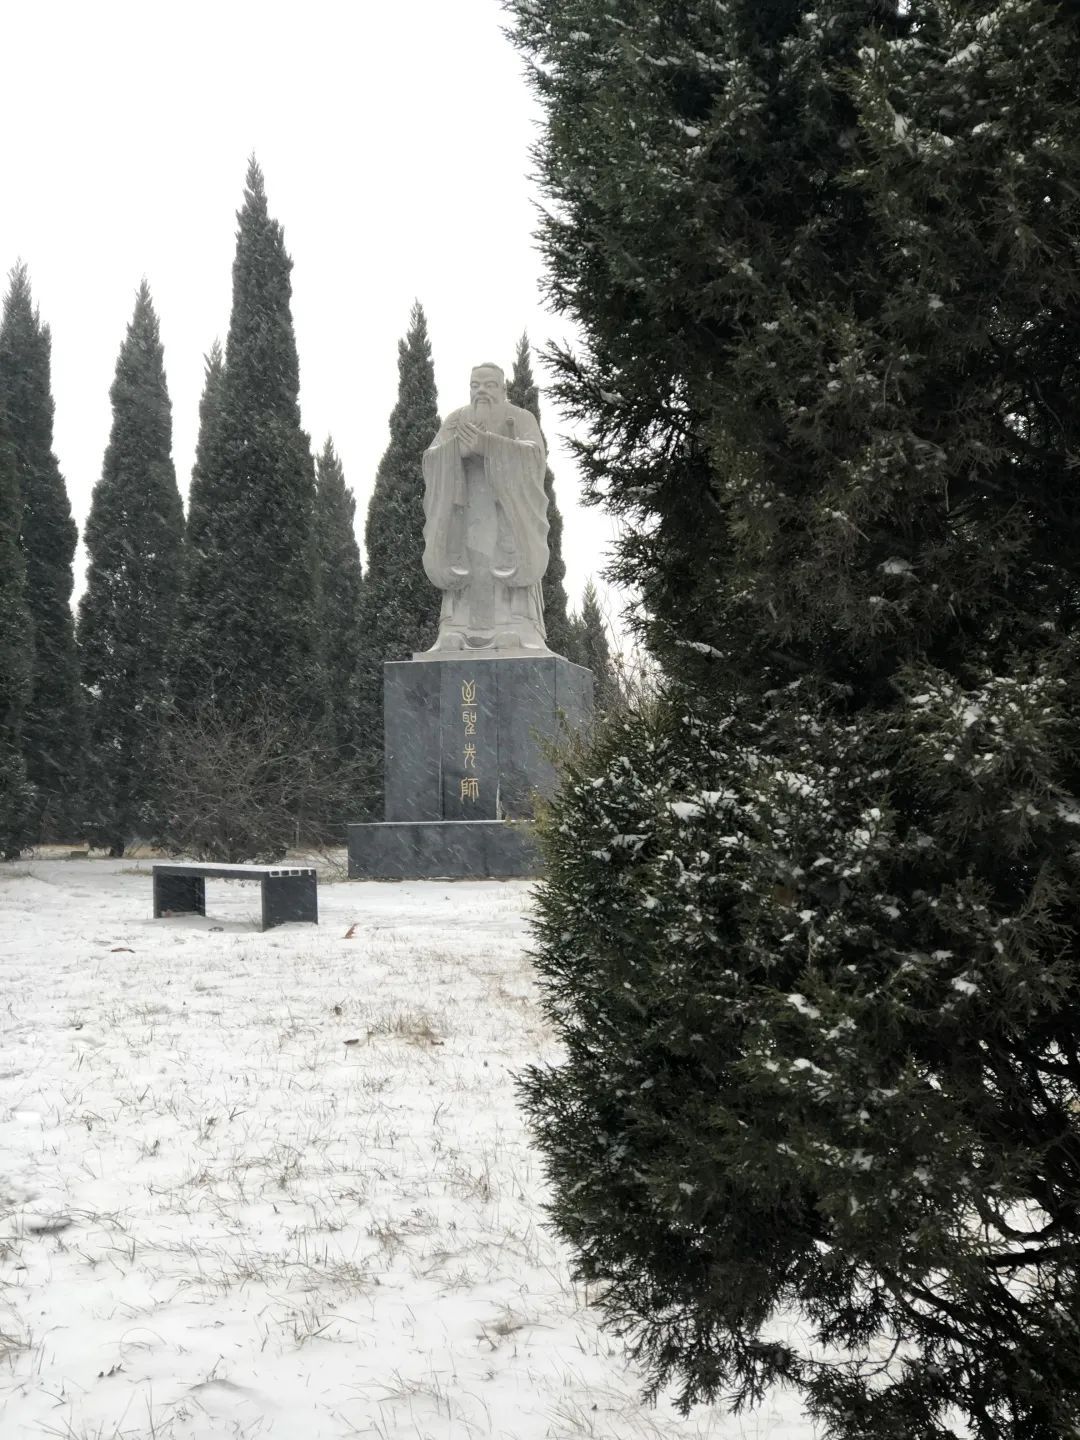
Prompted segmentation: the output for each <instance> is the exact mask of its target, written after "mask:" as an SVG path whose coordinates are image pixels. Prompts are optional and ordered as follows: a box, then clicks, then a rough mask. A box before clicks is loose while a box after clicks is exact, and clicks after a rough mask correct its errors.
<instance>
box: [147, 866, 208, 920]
mask: <svg viewBox="0 0 1080 1440" xmlns="http://www.w3.org/2000/svg"><path fill="white" fill-rule="evenodd" d="M166 912H169V913H171V914H173V915H205V914H206V881H205V880H204V879H203V878H202V876H201V875H155V876H154V919H155V920H157V919H160V917H161V916H162V915H164V914H165V913H166Z"/></svg>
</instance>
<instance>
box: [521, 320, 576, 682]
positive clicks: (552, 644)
mask: <svg viewBox="0 0 1080 1440" xmlns="http://www.w3.org/2000/svg"><path fill="white" fill-rule="evenodd" d="M506 398H507V399H508V400H509V401H510V403H511V405H519V406H520V407H521V409H522V410H529V411H531V413H532V414H533V415H535V416H536V419H537V422H538V423H539V424H540V428H541V432H542V431H543V422H542V421H541V419H540V388H539V386H538V385H537V383H536V380H535V379H534V377H533V369H532V354H531V351H530V348H529V337H528V335H526V334H523V335H522V337H521V339H520V340H519V341H518V345H517V350H516V351H515V352H514V369H513V374H512V375H511V376H510V379H509V381H508V382H507V385H506ZM544 489H545V491H546V492H547V497H548V511H547V519H548V557H549V558H548V567H547V570H546V571H545V572H544V579H543V583H542V587H541V588H542V590H543V595H544V628H545V629H546V631H547V644H548V649H549V650H553V651H554V652H555V654H556V655H563V656H565V657H566V658H567V659H572V658H573V657H572V656H571V654H570V647H571V646H572V644H573V637H572V634H571V629H570V620H569V615H568V612H567V608H566V603H567V602H566V561H565V560H564V559H563V551H562V537H563V518H562V512H561V510H560V509H559V502H558V501H557V500H556V498H555V476H554V475H553V474H552V473H551V466H550V465H549V466H548V467H547V469H546V470H545V471H544Z"/></svg>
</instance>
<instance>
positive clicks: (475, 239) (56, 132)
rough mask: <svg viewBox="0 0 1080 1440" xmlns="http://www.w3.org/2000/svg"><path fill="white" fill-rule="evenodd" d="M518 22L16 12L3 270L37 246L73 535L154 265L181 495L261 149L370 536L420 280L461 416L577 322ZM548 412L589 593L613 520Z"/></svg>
mask: <svg viewBox="0 0 1080 1440" xmlns="http://www.w3.org/2000/svg"><path fill="white" fill-rule="evenodd" d="M503 23H504V16H503V13H502V11H501V9H500V7H499V5H498V4H497V3H496V0H390V3H388V4H371V3H369V0H305V3H304V4H302V5H300V4H296V3H295V0H293V3H289V4H286V3H282V0H183V3H180V0H173V3H157V4H155V3H149V4H148V3H146V0H141V3H137V0H95V3H94V4H86V3H85V0H79V3H72V0H48V3H31V4H25V5H16V4H9V5H7V6H6V7H5V9H4V17H3V22H2V47H3V52H4V53H3V61H2V63H0V72H2V73H0V134H3V135H4V136H5V143H4V154H3V180H2V182H0V272H2V273H3V275H4V276H6V274H7V272H8V271H9V270H10V269H11V267H12V266H13V265H14V264H15V262H16V261H17V260H19V259H23V260H25V261H26V263H27V265H28V266H29V269H30V280H31V284H32V287H33V292H34V298H35V301H36V302H37V304H38V306H39V308H40V311H41V315H42V319H43V320H45V321H46V322H47V323H48V324H49V326H50V327H51V330H52V339H53V351H52V354H53V395H54V398H55V401H56V431H55V444H56V451H57V454H58V456H59V460H60V464H61V468H62V469H63V472H64V475H65V478H66V480H67V484H68V490H69V493H70V495H71V502H72V507H73V509H74V512H75V518H76V520H77V522H78V524H79V528H80V532H81V529H82V526H83V522H84V521H85V519H86V514H87V511H88V509H89V504H90V494H91V490H92V488H93V485H94V482H95V481H96V479H97V478H98V475H99V474H100V470H101V460H102V455H103V452H104V449H105V445H106V442H107V440H108V434H109V425H110V419H111V412H110V406H109V398H108V392H109V385H110V384H111V381H112V376H113V370H114V367H115V363H116V355H117V351H118V349H119V346H120V342H121V340H122V339H123V335H124V330H125V327H126V325H127V322H128V320H129V319H130V317H131V311H132V307H133V305H134V299H135V291H136V288H137V286H138V284H139V281H140V279H141V278H142V277H143V276H144V275H145V276H146V277H147V279H148V280H149V282H150V287H151V290H152V293H153V296H154V302H155V305H156V307H157V311H158V314H159V317H160V319H161V329H162V339H163V341H164V346H165V365H166V370H167V374H168V381H169V392H170V395H171V397H172V403H173V454H174V459H175V461H176V470H177V479H178V481H179V484H180V488H181V492H182V493H183V494H185V495H186V493H187V486H188V481H189V478H190V473H191V465H192V460H193V458H194V451H195V440H196V433H197V425H198V402H199V395H200V392H201V389H202V380H203V356H204V354H205V353H206V351H207V350H208V349H209V348H210V345H211V343H212V341H213V340H214V339H215V337H219V338H220V339H221V340H222V342H224V340H225V336H226V331H227V328H228V320H229V307H230V299H231V267H232V258H233V251H234V246H235V231H236V211H237V209H238V208H239V206H240V203H241V201H242V198H243V182H244V173H245V170H246V167H247V158H248V156H249V155H250V154H251V153H252V152H254V153H255V154H256V156H257V157H258V160H259V163H260V165H261V166H262V168H263V171H264V174H265V176H266V188H267V195H268V197H269V201H270V209H271V213H272V214H273V215H275V216H276V218H277V219H278V220H280V221H281V223H282V225H283V226H284V229H285V240H286V244H287V246H288V249H289V253H290V254H291V256H292V258H293V274H292V280H293V318H294V320H295V324H296V336H297V344H298V347H299V352H300V377H301V389H300V401H301V407H302V410H303V418H304V424H305V427H306V428H307V430H308V431H309V432H310V434H311V438H312V444H313V446H314V447H315V448H316V449H318V448H319V447H321V445H322V442H323V440H324V438H325V437H326V435H327V434H331V435H333V438H334V441H335V444H336V445H337V448H338V452H339V454H340V455H341V457H342V460H343V462H344V466H345V474H346V479H347V481H348V482H349V484H350V485H351V486H352V488H353V490H354V492H355V494H356V498H357V510H358V524H357V529H358V532H359V538H360V539H361V542H362V538H363V516H364V513H365V511H366V507H367V500H368V496H369V494H370V489H371V485H372V483H373V481H374V476H375V469H376V466H377V465H378V462H379V458H380V456H381V455H382V452H383V450H384V448H385V446H386V441H387V421H388V418H389V415H390V410H391V408H392V407H393V404H394V399H395V395H396V386H397V342H398V339H399V337H400V336H401V335H403V334H404V332H405V329H406V327H407V324H408V315H409V307H410V305H411V304H412V301H413V298H414V297H416V298H418V299H419V300H420V301H421V303H422V304H423V305H424V308H425V310H426V311H427V316H428V322H429V326H430V330H431V338H432V349H433V353H434V358H435V372H436V379H437V382H438V387H439V404H440V408H441V410H442V411H443V412H444V413H445V411H447V410H450V409H453V408H454V407H455V406H457V405H460V404H463V403H464V402H465V399H466V398H467V393H468V372H469V368H470V366H472V365H473V364H475V363H477V362H478V361H480V360H496V361H499V362H500V363H502V364H503V365H504V366H505V367H506V368H507V370H509V367H510V364H511V361H512V358H513V351H514V345H515V342H516V340H517V337H518V336H519V335H520V334H521V332H522V330H528V332H529V336H530V339H531V340H532V341H533V343H534V346H540V345H542V344H543V342H545V341H546V340H548V339H549V338H559V339H562V338H565V337H566V336H567V334H568V331H569V327H568V325H567V323H566V322H565V321H562V320H559V319H556V318H554V317H552V316H550V315H548V314H547V313H546V312H545V310H544V309H543V307H542V303H541V297H540V291H539V283H540V278H541V273H542V265H541V261H540V257H539V256H538V255H537V253H536V250H535V246H534V242H533V240H532V231H533V229H534V228H535V223H536V214H535V210H534V205H535V203H536V202H537V199H538V197H537V195H536V192H535V190H534V188H533V186H532V184H531V182H530V180H529V171H530V169H531V164H530V161H529V158H528V150H529V146H530V144H531V143H532V142H533V140H534V139H535V137H536V134H537V124H538V119H539V111H538V107H537V106H536V104H535V102H534V100H533V98H532V95H531V92H530V91H529V89H528V87H527V85H526V83H525V79H524V74H523V67H522V62H521V59H520V57H519V56H518V54H517V53H516V51H515V50H514V49H513V48H512V47H511V45H510V43H509V42H508V41H507V40H506V39H505V38H504V37H503V34H502V29H501V27H502V25H503ZM4 284H5V288H6V280H5V282H4ZM535 368H536V373H537V377H538V379H539V380H540V382H541V384H543V381H544V375H543V371H542V369H541V367H540V366H539V365H538V364H537V365H536V367H535ZM542 403H543V402H542ZM543 420H544V428H545V431H546V432H547V436H548V441H549V445H550V446H551V451H552V454H551V465H552V469H553V471H554V473H555V483H556V494H557V496H558V500H559V504H560V508H561V509H562V511H563V514H564V517H565V522H566V530H565V539H564V550H565V556H566V561H567V570H568V574H567V588H568V590H569V591H570V594H571V599H572V601H573V602H575V603H576V602H577V600H578V598H579V597H580V591H581V588H582V585H583V584H584V581H585V580H586V578H587V577H588V576H589V575H590V574H597V572H598V571H599V570H600V568H601V566H602V564H603V563H604V551H605V550H606V547H607V545H608V542H609V538H610V535H611V522H610V521H609V520H608V518H607V517H606V516H605V515H604V514H603V513H602V512H599V511H596V510H585V509H583V508H582V507H581V506H580V505H579V503H578V479H577V475H576V472H575V470H574V468H573V465H572V463H571V461H570V459H569V458H568V457H567V456H566V454H565V453H564V452H562V450H561V448H560V445H559V441H558V434H559V431H560V429H561V428H563V426H562V421H561V419H560V417H559V416H558V415H557V413H556V412H555V410H554V408H553V406H552V405H551V403H550V402H548V403H547V404H546V405H544V411H543ZM79 568H80V576H81V568H82V554H81V549H80V558H79ZM79 588H81V579H80V581H79Z"/></svg>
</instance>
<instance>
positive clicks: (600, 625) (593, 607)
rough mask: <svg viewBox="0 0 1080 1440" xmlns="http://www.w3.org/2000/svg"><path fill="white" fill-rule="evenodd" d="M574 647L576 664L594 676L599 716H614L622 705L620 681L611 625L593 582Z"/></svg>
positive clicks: (584, 600)
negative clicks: (613, 657) (613, 658)
mask: <svg viewBox="0 0 1080 1440" xmlns="http://www.w3.org/2000/svg"><path fill="white" fill-rule="evenodd" d="M572 628H573V631H574V634H573V639H572V647H573V650H574V658H575V660H576V663H577V664H579V665H584V666H585V668H586V670H591V671H592V673H593V704H594V706H595V708H596V713H597V715H610V714H611V713H612V712H613V711H614V710H615V709H617V708H618V705H619V701H620V693H619V681H618V676H617V675H616V673H615V664H614V661H613V660H612V656H611V646H610V644H609V643H608V630H607V622H606V621H605V619H604V615H603V611H602V610H601V609H600V597H599V595H598V594H597V593H596V585H595V583H594V582H593V581H592V580H589V581H587V582H586V585H585V593H584V595H583V596H582V600H581V614H580V615H575V616H574V617H573V627H572Z"/></svg>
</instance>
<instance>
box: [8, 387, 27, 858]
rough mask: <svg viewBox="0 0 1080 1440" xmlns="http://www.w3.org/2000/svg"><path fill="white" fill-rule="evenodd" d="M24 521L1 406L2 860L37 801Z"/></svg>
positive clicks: (15, 850) (17, 842)
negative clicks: (26, 731) (30, 767)
mask: <svg viewBox="0 0 1080 1440" xmlns="http://www.w3.org/2000/svg"><path fill="white" fill-rule="evenodd" d="M21 520H22V496H21V494H20V493H19V482H18V476H17V473H16V468H15V449H14V446H13V445H12V443H11V437H10V435H9V434H8V427H7V421H6V418H5V415H4V411H3V409H2V408H0V859H4V860H8V859H11V858H13V857H14V856H17V855H18V854H19V851H20V850H21V849H22V846H23V842H24V840H25V838H26V821H27V816H28V813H29V810H30V801H31V794H30V789H29V785H28V783H27V779H26V760H25V757H24V755H23V717H24V715H25V713H26V701H27V697H28V695H29V693H30V674H31V667H32V665H33V659H34V649H33V637H32V635H31V631H30V614H29V611H28V609H27V606H26V562H25V560H24V558H23V552H22V544H21V542H20V539H19V527H20V522H21Z"/></svg>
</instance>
